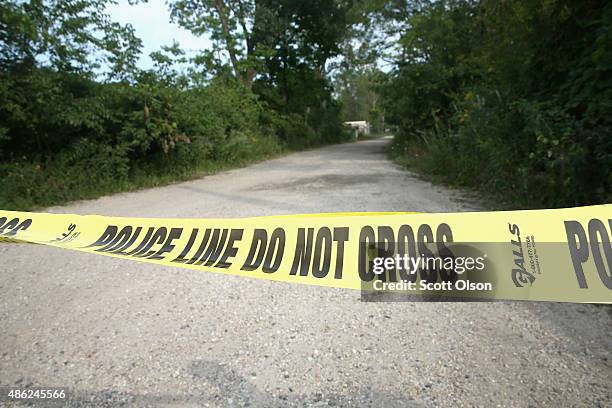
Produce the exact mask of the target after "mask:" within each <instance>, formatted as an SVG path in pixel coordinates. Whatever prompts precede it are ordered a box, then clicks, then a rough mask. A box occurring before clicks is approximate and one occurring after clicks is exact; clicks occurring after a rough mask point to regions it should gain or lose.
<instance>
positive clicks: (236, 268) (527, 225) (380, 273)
mask: <svg viewBox="0 0 612 408" xmlns="http://www.w3.org/2000/svg"><path fill="white" fill-rule="evenodd" d="M611 215H612V205H611V204H606V205H598V206H590V207H578V208H567V209H555V210H526V211H500V212H467V213H449V214H426V213H366V214H360V213H336V214H315V215H299V216H271V217H253V218H242V219H155V218H122V217H105V216H97V215H85V216H82V215H72V214H47V213H28V212H14V211H0V236H2V237H5V238H8V239H11V240H19V241H27V242H32V243H38V244H44V245H50V246H54V247H60V248H67V249H73V250H77V251H83V252H90V253H97V254H101V255H106V256H112V257H116V258H124V259H132V260H137V261H141V262H149V263H155V264H162V265H169V266H178V267H182V268H188V269H193V270H198V271H207V272H217V273H226V274H231V275H238V276H244V277H250V278H263V279H269V280H276V281H284V282H292V283H302V284H311V285H320V286H328V287H336V288H348V289H361V290H362V291H364V293H368V294H377V293H381V294H393V295H394V296H396V297H393V299H398V300H401V299H407V300H417V299H426V300H441V299H442V300H453V299H460V300H489V299H491V300H492V299H508V300H537V301H558V302H593V303H612V248H611V244H610V241H611V235H612V233H611V231H612V220H611V218H612V217H611ZM36 250H37V249H36V248H32V249H31V251H33V252H32V254H34V251H36ZM0 262H1V261H0ZM109 273H110V272H109ZM397 295H401V296H400V297H397ZM402 296H404V297H403V298H402ZM383 298H384V297H383Z"/></svg>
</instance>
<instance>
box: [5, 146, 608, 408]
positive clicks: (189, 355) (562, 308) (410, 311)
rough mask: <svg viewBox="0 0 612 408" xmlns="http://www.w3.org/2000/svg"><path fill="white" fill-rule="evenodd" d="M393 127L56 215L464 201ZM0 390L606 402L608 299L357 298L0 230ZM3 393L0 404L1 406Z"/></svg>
mask: <svg viewBox="0 0 612 408" xmlns="http://www.w3.org/2000/svg"><path fill="white" fill-rule="evenodd" d="M386 143H387V141H386V140H373V141H365V142H360V143H353V144H343V145H336V146H330V147H325V148H321V149H316V150H311V151H306V152H301V153H295V154H292V155H289V156H285V157H282V158H279V159H275V160H270V161H267V162H263V163H260V164H257V165H253V166H250V167H247V168H243V169H238V170H233V171H228V172H224V173H220V174H217V175H213V176H208V177H205V178H202V179H198V180H194V181H190V182H186V183H180V184H176V185H172V186H167V187H161V188H155V189H150V190H144V191H139V192H134V193H125V194H118V195H113V196H108V197H103V198H100V199H97V200H92V201H83V202H78V203H74V204H71V205H68V206H65V207H55V208H51V209H49V211H52V212H71V213H77V214H102V215H121V216H141V217H244V216H256V215H273V214H291V213H311V212H334V211H411V210H414V211H428V212H445V211H466V210H474V209H478V205H477V204H475V203H474V201H473V200H472V199H471V198H470V197H468V196H466V195H465V194H460V193H458V192H457V191H451V190H448V189H445V188H443V187H438V186H433V185H431V184H430V183H428V182H425V181H422V180H419V179H417V178H415V177H414V176H413V175H411V174H410V173H408V172H406V171H404V170H402V169H401V168H399V167H397V166H395V165H393V164H392V163H390V162H389V161H388V160H387V159H386V158H385V153H384V148H385V144H386ZM0 265H1V266H0V293H1V297H0V319H1V320H0V322H1V326H0V327H1V329H0V353H1V355H2V358H1V359H0V385H2V386H17V387H22V388H23V387H27V386H29V387H34V386H44V387H50V386H62V387H68V388H69V389H70V390H71V392H72V402H71V403H70V404H69V405H74V406H81V405H91V406H181V407H182V406H185V407H190V406H194V407H195V406H210V407H225V406H253V407H260V406H261V407H276V406H313V407H327V406H366V407H368V406H371V407H437V406H440V407H456V406H482V407H494V406H509V407H529V406H558V407H569V406H585V407H593V406H594V407H598V406H600V407H610V406H612V361H611V352H610V350H612V319H611V317H610V313H609V308H604V307H597V306H592V305H577V304H555V303H547V304H544V303H542V304H539V303H526V302H525V303H520V302H516V303H510V302H497V303H364V302H361V301H360V299H359V296H360V295H359V293H358V292H353V291H347V290H340V289H332V288H322V287H307V286H302V285H294V286H292V285H289V284H286V283H282V282H270V281H259V280H251V279H246V278H236V277H231V276H223V275H217V274H206V273H198V272H194V271H190V270H185V269H178V268H171V267H163V266H155V265H148V264H140V263H136V262H129V261H125V260H119V259H113V258H109V257H102V256H96V255H91V254H84V253H77V252H67V251H65V250H61V249H57V248H50V247H43V246H39V245H17V244H2V243H0ZM0 405H1V403H0Z"/></svg>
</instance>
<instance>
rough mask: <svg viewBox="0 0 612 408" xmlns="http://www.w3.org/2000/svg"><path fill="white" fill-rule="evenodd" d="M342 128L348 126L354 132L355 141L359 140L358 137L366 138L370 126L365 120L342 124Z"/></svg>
mask: <svg viewBox="0 0 612 408" xmlns="http://www.w3.org/2000/svg"><path fill="white" fill-rule="evenodd" d="M344 126H348V127H350V128H351V129H353V130H354V134H355V139H357V138H359V135H363V136H367V135H369V134H370V124H369V123H368V122H367V121H365V120H355V121H352V122H344Z"/></svg>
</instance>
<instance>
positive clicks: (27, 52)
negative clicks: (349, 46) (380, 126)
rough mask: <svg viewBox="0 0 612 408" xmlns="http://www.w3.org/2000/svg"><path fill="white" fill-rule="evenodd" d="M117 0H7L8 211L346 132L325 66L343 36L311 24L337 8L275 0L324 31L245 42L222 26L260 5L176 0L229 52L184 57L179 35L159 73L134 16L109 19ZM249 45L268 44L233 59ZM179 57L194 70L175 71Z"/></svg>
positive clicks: (0, 63) (3, 118)
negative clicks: (127, 21)
mask: <svg viewBox="0 0 612 408" xmlns="http://www.w3.org/2000/svg"><path fill="white" fill-rule="evenodd" d="M108 3H112V1H94V0H31V1H26V2H24V1H7V2H2V3H0V157H2V160H1V161H0V182H1V183H2V185H3V189H2V192H1V193H0V208H4V209H27V208H31V207H32V206H37V205H50V204H55V203H62V202H65V201H67V200H73V199H78V198H83V197H94V196H97V195H100V194H103V193H107V192H113V191H120V190H123V189H128V188H133V187H138V186H143V185H154V184H157V183H160V182H164V181H171V180H175V179H181V178H185V177H190V176H193V175H196V174H198V173H200V172H202V171H209V170H214V169H216V168H219V167H225V166H227V165H237V164H240V163H244V162H247V161H251V160H257V159H260V158H263V157H266V156H269V155H271V154H274V153H276V152H279V151H281V150H282V149H285V148H303V147H308V146H313V145H317V144H322V143H329V142H337V141H340V140H342V139H343V137H344V136H345V132H344V131H343V130H342V128H341V123H340V117H339V107H338V106H337V104H336V102H335V101H334V100H333V99H332V97H331V88H330V87H329V84H328V82H327V80H326V78H325V76H324V75H323V74H322V71H321V69H322V66H323V67H324V65H325V60H326V59H327V58H329V57H330V56H332V55H334V54H335V53H337V50H336V49H335V48H334V45H333V44H335V42H336V40H335V39H333V38H332V39H329V38H328V37H329V36H330V35H338V33H336V32H335V31H333V32H321V31H320V30H318V29H316V27H317V24H323V23H322V22H320V21H318V19H323V18H325V19H328V18H330V13H329V10H327V12H326V13H323V11H324V10H319V9H316V8H314V9H311V8H308V7H306V8H304V7H300V3H296V2H292V1H278V2H276V3H278V4H274V5H272V4H271V5H272V6H275V7H281V6H282V7H286V8H287V9H290V10H289V11H287V13H288V16H287V17H286V18H285V20H286V24H287V25H288V26H291V27H292V29H293V30H294V31H295V32H296V33H298V32H299V33H302V34H303V33H304V32H306V31H307V30H308V29H309V27H315V28H313V30H314V31H315V32H314V33H313V34H312V35H308V36H303V35H300V36H294V37H290V38H286V37H283V38H280V37H279V36H278V32H282V33H285V34H287V33H288V31H287V30H286V29H284V28H282V27H281V28H279V27H273V26H270V25H269V24H267V25H266V24H264V25H257V26H255V29H254V32H255V34H254V36H253V37H248V38H247V39H246V42H245V39H244V36H245V35H247V34H249V33H246V32H240V31H239V32H236V30H235V26H234V27H230V28H229V29H228V31H224V29H223V24H222V20H221V18H222V17H223V18H225V17H227V16H228V15H229V14H227V13H230V12H231V13H233V12H234V11H232V10H235V9H236V8H237V7H243V9H241V10H242V11H241V12H244V13H245V14H244V15H241V16H242V18H243V20H239V19H237V18H236V16H235V15H233V14H232V15H231V17H232V18H233V19H234V20H233V21H235V22H240V21H245V20H244V19H247V18H249V16H248V15H247V13H249V12H253V13H254V11H255V7H254V4H253V3H249V2H248V1H247V0H245V1H233V0H232V1H229V0H228V1H225V2H224V1H214V2H196V3H193V4H191V3H190V2H185V1H177V2H174V3H172V4H171V7H173V9H172V12H173V14H172V15H173V17H174V18H175V19H177V20H178V21H179V23H181V24H183V25H184V26H185V27H187V28H189V29H192V30H193V31H194V32H196V33H201V32H210V33H211V34H212V36H213V38H214V39H215V44H217V45H216V46H215V47H217V46H218V47H220V48H223V47H225V50H226V51H228V50H231V51H232V52H231V54H234V56H233V57H231V58H229V59H228V60H227V61H226V60H223V59H219V60H212V59H211V58H210V55H211V54H210V53H209V52H207V50H203V52H202V53H201V54H200V55H198V56H197V57H195V58H194V59H192V60H188V59H187V58H186V57H185V55H184V53H183V51H182V50H181V49H180V47H179V46H178V44H174V45H172V46H169V47H165V48H163V49H162V50H160V51H158V52H155V53H153V54H152V58H153V60H154V61H155V67H154V68H153V69H150V70H141V69H138V68H137V65H136V63H137V60H138V55H139V50H140V48H141V41H140V40H139V39H138V38H137V37H136V35H135V33H134V30H133V29H132V28H131V27H130V26H129V25H128V26H121V25H119V24H117V23H114V22H112V21H111V20H110V18H109V17H108V15H107V14H106V5H107V4H108ZM325 3H326V4H330V5H331V6H330V7H332V8H333V10H335V11H336V14H338V15H340V16H341V15H342V8H341V7H340V6H337V5H336V3H333V2H325ZM194 4H195V5H194ZM262 4H263V3H262ZM196 5H197V7H204V6H206V7H209V8H208V9H206V10H200V9H197V7H196ZM215 6H216V7H217V8H215ZM190 7H191V8H190ZM193 7H196V8H195V9H193ZM258 10H259V11H258V13H259V14H262V15H264V16H265V15H266V12H265V10H264V8H263V6H262V7H259V8H258ZM219 11H220V13H219ZM201 12H208V13H209V18H208V19H206V23H202V24H201V25H198V24H196V22H198V21H200V19H198V18H195V21H196V22H194V21H193V18H192V17H193V15H194V14H193V13H196V14H198V13H201ZM223 13H226V14H223ZM296 13H297V14H296ZM299 13H301V14H299ZM296 15H297V16H298V18H297V20H296V21H297V22H290V21H288V19H289V16H294V18H296V17H295V16H296ZM332 15H333V13H332ZM264 22H265V21H264ZM245 24H246V23H245ZM336 26H337V27H341V24H336ZM255 37H257V38H255ZM217 40H218V41H217ZM253 41H256V43H253ZM280 42H282V45H283V47H284V48H283V47H281V46H277V45H278V44H280ZM243 43H246V44H247V47H248V48H249V49H251V48H252V49H253V50H255V49H258V50H259V49H261V50H267V51H266V52H263V51H261V52H259V51H258V52H255V51H251V53H250V54H248V53H247V52H246V51H245V56H244V58H243V59H240V60H237V58H238V57H236V55H235V53H237V52H238V50H240V45H241V44H243ZM256 45H257V46H256ZM275 49H278V50H279V51H277V52H276V53H275V52H272V51H273V50H275ZM282 50H284V51H282ZM279 53H281V54H282V57H279V56H278V55H277V54H279ZM247 54H248V55H247ZM216 55H219V54H218V53H217V54H216ZM278 60H283V61H284V60H286V61H287V62H286V63H287V64H291V65H282V64H281V65H282V66H278V64H276V63H275V61H278ZM175 62H180V63H182V65H188V66H189V69H187V70H184V71H181V72H177V71H176V70H175V67H176V66H177V64H175ZM234 63H235V64H234ZM255 68H256V70H255ZM253 80H255V86H252V85H253V84H252V81H253Z"/></svg>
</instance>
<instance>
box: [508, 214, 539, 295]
mask: <svg viewBox="0 0 612 408" xmlns="http://www.w3.org/2000/svg"><path fill="white" fill-rule="evenodd" d="M508 229H509V230H510V233H511V234H512V235H514V238H513V239H511V240H510V243H511V244H512V247H513V249H514V250H513V251H512V254H513V255H514V266H515V267H514V268H513V269H512V281H513V282H514V285H516V287H517V288H522V287H523V286H525V285H526V284H529V286H531V285H533V282H534V281H535V276H533V275H532V274H531V273H529V272H527V270H526V269H525V256H524V255H523V245H522V243H521V230H520V229H519V227H518V225H516V224H510V223H509V224H508Z"/></svg>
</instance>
